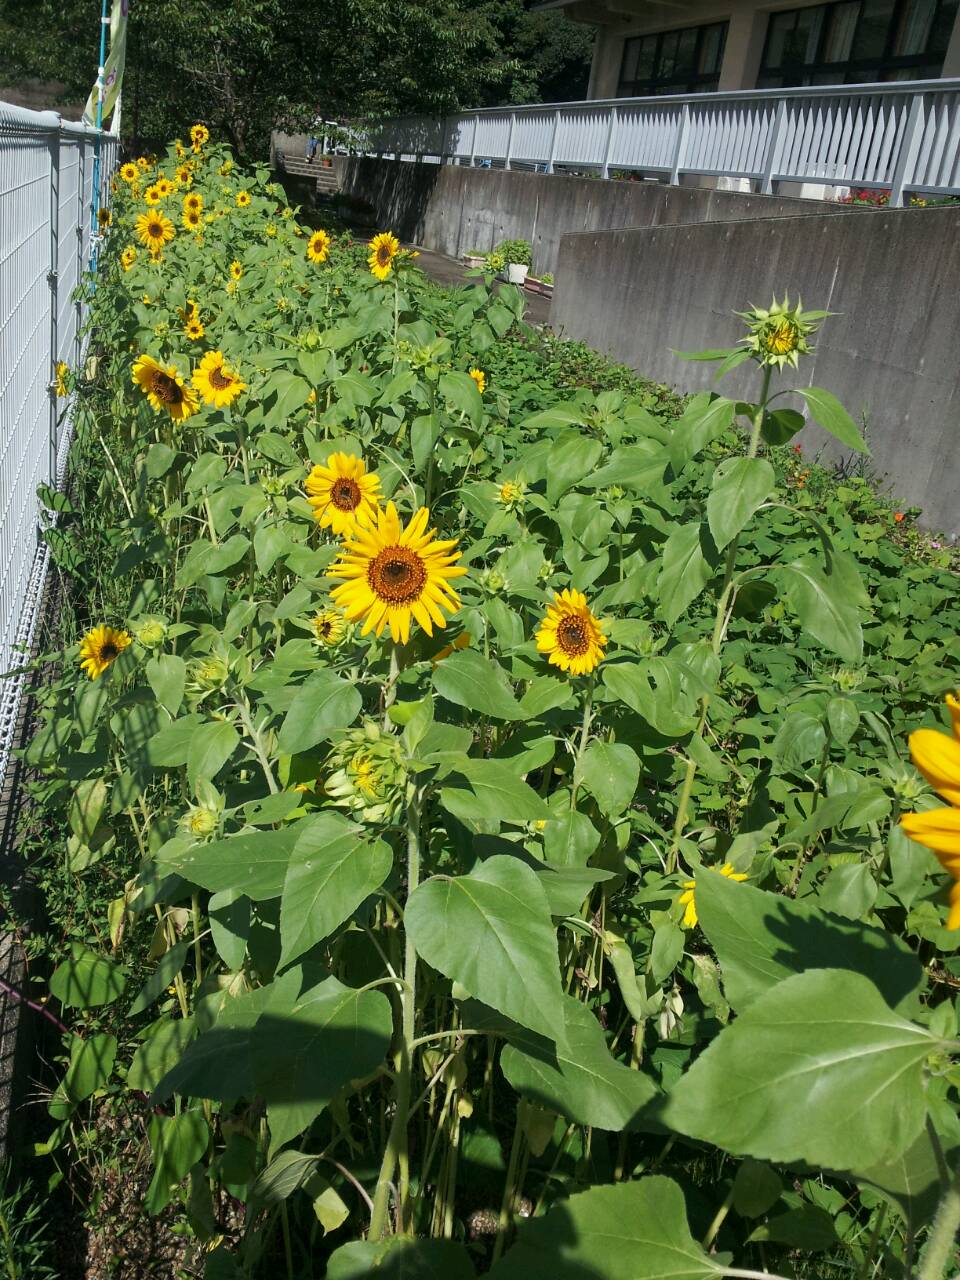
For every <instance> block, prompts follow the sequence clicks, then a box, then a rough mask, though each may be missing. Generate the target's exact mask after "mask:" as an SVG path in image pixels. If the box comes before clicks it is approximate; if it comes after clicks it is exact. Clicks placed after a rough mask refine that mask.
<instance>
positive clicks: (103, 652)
mask: <svg viewBox="0 0 960 1280" xmlns="http://www.w3.org/2000/svg"><path fill="white" fill-rule="evenodd" d="M119 653H120V650H119V649H118V648H117V646H116V645H115V644H114V643H113V642H112V641H111V640H108V641H107V643H106V644H102V645H101V646H100V661H101V662H111V661H112V660H113V659H114V658H116V657H117V656H118V655H119Z"/></svg>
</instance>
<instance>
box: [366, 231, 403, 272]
mask: <svg viewBox="0 0 960 1280" xmlns="http://www.w3.org/2000/svg"><path fill="white" fill-rule="evenodd" d="M399 252H400V241H399V240H398V239H397V237H396V236H395V235H394V234H393V233H392V232H390V231H381V232H380V234H379V235H376V236H374V237H373V239H372V240H371V241H370V256H369V257H368V258H367V266H368V267H369V268H370V270H371V271H372V272H373V274H374V275H375V276H376V277H377V279H378V280H386V278H387V276H388V275H389V274H390V271H391V268H392V266H393V260H394V258H395V257H396V256H397V254H398V253H399Z"/></svg>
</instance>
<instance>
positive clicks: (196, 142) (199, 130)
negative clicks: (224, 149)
mask: <svg viewBox="0 0 960 1280" xmlns="http://www.w3.org/2000/svg"><path fill="white" fill-rule="evenodd" d="M209 140H210V130H209V129H208V128H207V126H206V125H205V124H195V125H194V126H193V128H192V129H191V130H190V141H191V142H192V143H193V150H194V151H195V152H199V150H200V148H201V147H202V146H203V144H204V143H205V142H209Z"/></svg>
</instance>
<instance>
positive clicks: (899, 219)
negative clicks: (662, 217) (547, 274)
mask: <svg viewBox="0 0 960 1280" xmlns="http://www.w3.org/2000/svg"><path fill="white" fill-rule="evenodd" d="M556 274H557V283H556V286H555V292H554V296H553V304H552V307H551V312H550V322H551V325H552V327H553V328H554V329H556V330H558V331H560V332H562V333H563V335H564V336H565V337H569V338H578V339H581V340H583V341H585V342H589V343H590V345H591V346H592V347H594V348H595V349H597V350H598V351H602V352H604V353H606V354H609V355H611V356H613V357H614V358H616V359H617V360H622V361H624V362H625V363H627V364H629V365H631V366H632V367H633V368H635V369H637V370H638V371H640V372H642V373H643V374H645V375H647V376H648V377H652V378H655V379H658V380H660V381H663V382H667V383H670V384H672V385H674V386H678V387H681V388H683V389H684V390H697V389H700V388H704V387H708V386H710V385H711V378H712V373H713V369H714V366H712V365H707V364H691V363H688V362H686V361H683V360H680V359H678V358H677V357H676V356H674V355H672V354H671V350H670V349H671V348H673V349H675V350H679V351H697V350H701V349H705V348H709V347H725V346H733V345H734V344H735V343H736V341H737V339H738V338H739V337H741V336H742V334H743V331H744V330H743V324H742V321H740V320H739V319H737V317H735V316H733V315H732V314H731V312H733V311H735V310H736V311H742V310H745V309H746V308H747V306H749V305H750V304H751V303H756V304H758V305H760V306H764V305H766V304H767V303H769V300H770V298H771V296H772V294H774V293H776V294H777V296H778V297H779V296H782V295H783V293H784V292H788V293H789V294H790V297H791V298H796V297H801V298H802V299H803V303H804V305H805V306H806V307H808V308H810V309H821V308H823V309H829V310H830V311H832V312H835V313H836V314H835V315H833V316H832V317H830V318H829V319H828V320H827V321H826V323H825V324H824V327H823V330H822V333H821V336H820V337H819V338H818V339H817V340H816V347H817V350H816V354H815V356H814V357H813V358H812V359H808V360H804V361H802V362H801V369H800V375H799V378H797V376H796V375H794V379H793V381H801V380H802V382H803V383H804V384H805V385H816V386H821V387H826V388H827V389H828V390H830V391H832V392H833V393H834V394H835V395H837V396H839V398H840V399H841V400H842V401H843V403H844V404H845V405H846V406H847V408H848V409H849V411H850V412H851V413H852V414H853V416H854V417H855V418H857V419H859V418H860V417H861V415H862V416H863V417H864V418H865V419H866V432H867V440H868V443H869V445H870V448H871V453H872V460H871V461H872V465H873V467H874V468H875V469H876V470H877V471H878V472H879V473H880V474H881V475H883V476H885V477H886V479H887V483H888V484H889V486H890V489H891V491H892V492H893V493H894V494H895V496H896V498H897V500H898V501H899V502H901V503H902V504H903V505H904V506H918V507H922V508H923V510H924V523H925V524H926V525H927V527H929V528H933V529H943V530H945V531H946V532H948V533H949V534H950V535H952V536H954V537H957V536H960V360H958V357H957V335H958V333H960V210H958V209H956V208H939V209H914V210H897V211H890V212H868V213H863V214H862V215H861V216H859V217H856V218H838V217H834V216H827V217H824V216H812V217H803V218H793V217H781V218H770V219H765V220H762V221H752V222H742V221H739V222H728V223H722V224H718V223H713V224H711V225H697V226H669V227H668V226H659V227H652V228H650V229H647V230H620V231H607V232H601V233H594V234H587V235H583V234H581V235H565V236H564V237H563V240H562V245H561V250H560V257H559V268H558V271H557V273H556ZM745 368H746V367H742V368H741V369H740V370H737V371H736V372H735V373H734V374H732V375H731V376H730V377H729V378H728V379H726V380H725V381H724V384H723V386H724V389H725V390H726V391H727V393H728V394H736V393H746V392H747V391H748V389H752V385H753V386H755V384H751V382H750V381H749V375H748V374H747V373H746V372H745V371H744V370H745ZM784 385H790V382H789V380H788V379H786V378H785V379H784ZM797 407H798V408H802V405H798V406H797ZM803 435H804V437H805V443H806V444H807V445H808V446H810V447H815V446H819V445H821V444H824V445H825V446H826V451H827V452H828V454H831V455H835V454H837V453H838V452H842V451H841V450H839V447H835V446H833V445H832V444H829V443H828V441H829V440H830V437H827V436H826V435H825V433H824V432H823V431H821V430H820V428H818V427H815V426H810V427H808V428H806V429H805V431H804V433H803Z"/></svg>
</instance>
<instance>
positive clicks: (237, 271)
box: [230, 258, 243, 280]
mask: <svg viewBox="0 0 960 1280" xmlns="http://www.w3.org/2000/svg"><path fill="white" fill-rule="evenodd" d="M230 275H231V276H232V277H233V279H234V280H239V279H240V277H241V276H242V275H243V267H242V266H241V264H240V263H239V262H238V261H237V259H236V258H234V260H233V262H231V263H230Z"/></svg>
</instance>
